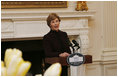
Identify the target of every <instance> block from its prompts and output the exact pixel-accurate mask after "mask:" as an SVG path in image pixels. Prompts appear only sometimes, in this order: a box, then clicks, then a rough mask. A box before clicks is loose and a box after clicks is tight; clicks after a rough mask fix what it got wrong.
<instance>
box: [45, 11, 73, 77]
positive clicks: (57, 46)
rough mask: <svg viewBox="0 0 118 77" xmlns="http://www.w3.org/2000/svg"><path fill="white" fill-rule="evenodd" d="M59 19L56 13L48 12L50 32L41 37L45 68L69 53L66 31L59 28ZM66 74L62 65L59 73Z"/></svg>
mask: <svg viewBox="0 0 118 77" xmlns="http://www.w3.org/2000/svg"><path fill="white" fill-rule="evenodd" d="M60 21H61V20H60V17H59V16H58V15H57V14H56V13H51V14H49V16H48V18H47V25H48V26H49V27H50V32H48V33H47V34H46V35H45V36H44V38H43V43H44V51H45V66H46V69H47V68H48V67H49V66H50V65H51V64H52V63H55V62H59V58H66V57H67V56H69V55H70V53H71V51H70V48H69V43H68V41H69V38H68V36H67V33H66V32H63V31H61V30H59V25H60ZM49 60H50V61H49ZM65 61H66V60H65ZM67 74H68V71H67V66H66V65H62V74H61V75H62V76H67Z"/></svg>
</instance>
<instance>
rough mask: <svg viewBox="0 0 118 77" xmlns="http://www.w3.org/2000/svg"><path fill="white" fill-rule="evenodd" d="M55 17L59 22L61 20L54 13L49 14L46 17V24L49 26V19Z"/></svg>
mask: <svg viewBox="0 0 118 77" xmlns="http://www.w3.org/2000/svg"><path fill="white" fill-rule="evenodd" d="M56 18H58V20H59V22H60V21H61V20H60V17H59V16H58V15H57V14H56V13H51V14H49V16H48V17H47V25H48V26H49V27H50V23H51V21H52V20H54V19H56Z"/></svg>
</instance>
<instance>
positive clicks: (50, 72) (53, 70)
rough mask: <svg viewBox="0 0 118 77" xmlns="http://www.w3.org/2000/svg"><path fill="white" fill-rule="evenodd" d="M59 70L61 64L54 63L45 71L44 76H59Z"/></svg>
mask: <svg viewBox="0 0 118 77" xmlns="http://www.w3.org/2000/svg"><path fill="white" fill-rule="evenodd" d="M61 70H62V68H61V64H60V63H54V64H52V65H51V66H50V67H49V68H48V69H47V70H46V71H45V73H44V76H60V75H61Z"/></svg>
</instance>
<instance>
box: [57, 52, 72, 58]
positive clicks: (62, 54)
mask: <svg viewBox="0 0 118 77" xmlns="http://www.w3.org/2000/svg"><path fill="white" fill-rule="evenodd" d="M69 55H70V54H69V53H67V52H64V53H61V54H59V57H67V56H69Z"/></svg>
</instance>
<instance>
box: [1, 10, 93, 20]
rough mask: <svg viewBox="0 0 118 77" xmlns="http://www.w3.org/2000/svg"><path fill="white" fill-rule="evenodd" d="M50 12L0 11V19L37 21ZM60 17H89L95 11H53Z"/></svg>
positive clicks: (44, 17)
mask: <svg viewBox="0 0 118 77" xmlns="http://www.w3.org/2000/svg"><path fill="white" fill-rule="evenodd" d="M50 13H52V12H21V13H20V12H2V13H1V19H12V20H13V21H39V20H46V18H47V16H48V15H49V14H50ZM55 13H57V14H58V15H59V16H60V17H61V18H62V19H64V18H89V17H93V16H94V15H93V14H94V13H95V11H84V12H82V11H80V12H55Z"/></svg>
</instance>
